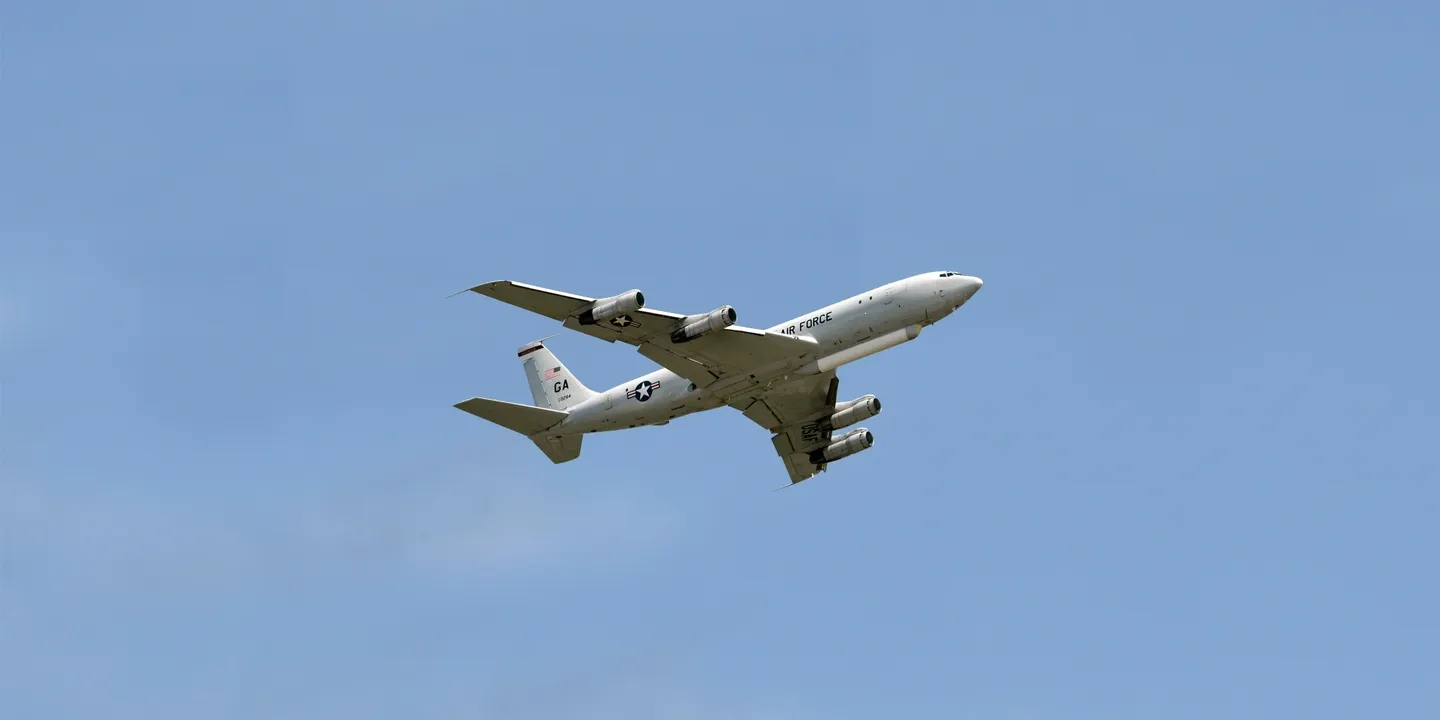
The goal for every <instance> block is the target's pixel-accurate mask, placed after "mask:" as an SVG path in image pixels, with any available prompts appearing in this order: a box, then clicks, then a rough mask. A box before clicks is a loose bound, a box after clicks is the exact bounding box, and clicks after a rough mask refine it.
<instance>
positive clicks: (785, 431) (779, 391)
mask: <svg viewBox="0 0 1440 720" xmlns="http://www.w3.org/2000/svg"><path fill="white" fill-rule="evenodd" d="M839 390H840V378H838V377H836V376H835V372H834V371H833V370H832V371H830V372H827V373H823V374H820V375H812V376H807V377H804V378H802V379H799V380H794V381H792V382H789V383H786V384H785V385H781V386H779V387H777V388H773V389H771V390H770V391H769V392H767V393H765V394H763V395H757V396H755V397H749V398H745V399H743V400H739V401H736V402H733V403H731V404H730V407H733V408H735V409H737V410H739V411H741V412H743V413H745V417H747V418H750V419H751V420H753V421H755V423H756V424H757V425H759V426H760V427H763V428H765V429H766V430H769V431H771V432H773V433H775V435H774V437H772V438H770V441H771V442H772V443H773V444H774V445H775V452H776V453H777V454H779V455H780V459H781V460H783V461H784V462H785V470H786V471H787V472H789V473H790V483H791V484H792V485H793V484H795V483H798V482H800V481H801V480H804V479H806V478H810V477H814V476H815V475H817V474H819V473H821V472H824V470H825V465H824V464H823V463H822V464H819V465H816V464H815V463H812V462H810V455H809V453H810V451H812V450H815V449H817V448H821V447H824V446H825V445H827V444H829V442H830V437H831V434H832V433H833V431H831V430H823V429H821V427H820V424H819V421H820V419H821V418H823V417H825V416H826V415H829V414H831V413H833V412H834V411H835V396H836V393H838V392H839Z"/></svg>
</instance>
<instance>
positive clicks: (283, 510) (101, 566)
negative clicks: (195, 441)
mask: <svg viewBox="0 0 1440 720" xmlns="http://www.w3.org/2000/svg"><path fill="white" fill-rule="evenodd" d="M266 486H267V487H273V486H274V484H273V483H266ZM155 492H156V491H155V490H154V489H151V490H148V491H147V492H146V494H143V495H142V494H138V493H127V492H123V491H108V492H99V493H96V492H84V493H80V492H63V491H61V490H59V489H58V488H56V487H52V486H46V485H43V484H40V483H28V484H23V485H22V484H19V483H17V482H16V481H15V479H14V478H10V479H7V480H5V481H4V482H3V484H0V527H3V528H4V531H5V534H4V535H3V536H0V542H3V543H4V552H5V555H6V557H7V559H8V562H9V564H10V566H11V567H12V568H13V569H15V570H17V571H18V572H19V573H20V576H21V577H22V578H28V579H30V580H32V581H35V582H39V583H42V584H44V585H47V586H54V587H59V588H62V589H67V590H95V591H111V592H113V591H128V592H136V591H139V592H143V593H145V594H154V595H163V594H167V593H176V592H195V591H199V592H206V591H217V592H225V593H230V592H237V591H240V592H244V591H249V590H263V589H265V588H266V587H274V586H278V585H283V586H287V587H288V586H293V585H294V584H297V583H299V584H308V583H323V582H333V581H336V580H345V579H350V578H356V577H362V578H363V577H375V576H382V577H383V576H392V575H394V576H406V577H410V578H416V579H432V580H440V581H444V580H461V581H463V580H466V579H470V578H476V577H496V578H499V577H503V576H507V575H510V576H513V575H516V574H520V573H526V572H534V571H538V570H543V569H546V568H553V567H556V566H563V565H568V564H575V563H585V564H587V565H590V564H593V563H596V562H604V561H606V560H613V559H616V558H622V559H623V558H624V557H626V556H627V554H628V553H630V552H637V551H643V550H644V549H645V548H647V547H653V546H654V544H655V543H656V541H657V540H658V539H660V538H663V537H664V536H665V535H666V533H667V532H668V530H669V528H670V527H671V524H670V522H669V521H668V518H667V516H666V514H665V513H664V512H663V511H661V510H659V509H657V508H653V507H648V506H644V505H642V504H640V503H637V502H634V501H631V500H627V499H625V498H623V497H619V496H616V495H605V494H596V493H595V492H594V491H591V492H586V491H585V490H584V489H583V488H577V487H575V486H574V485H569V484H566V485H555V486H551V487H547V486H543V485H541V484H540V483H538V482H535V481H533V480H531V479H528V478H519V479H516V478H512V477H505V476H503V475H496V474H491V473H485V472H475V473H457V474H454V475H451V476H446V477H442V478H439V479H433V480H425V481H417V480H416V479H414V478H401V479H392V480H391V481H389V482H375V483H368V484H359V485H356V486H351V487H347V488H346V489H344V490H335V491H330V492H326V493H318V494H312V495H310V496H308V497H294V496H290V495H281V496H277V497H275V498H274V499H273V500H267V501H266V503H265V505H264V506H263V507H260V508H254V507H237V506H235V504H234V502H233V499H227V498H220V497H194V496H189V497H184V498H175V497H169V496H157V495H156V494H155Z"/></svg>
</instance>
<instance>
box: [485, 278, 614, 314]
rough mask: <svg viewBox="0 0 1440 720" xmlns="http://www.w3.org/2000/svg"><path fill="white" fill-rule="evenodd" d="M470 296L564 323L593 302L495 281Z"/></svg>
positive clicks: (533, 287)
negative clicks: (483, 297) (501, 303)
mask: <svg viewBox="0 0 1440 720" xmlns="http://www.w3.org/2000/svg"><path fill="white" fill-rule="evenodd" d="M470 292H473V293H478V294H480V295H485V296H487V297H492V298H495V299H496V300H499V301H500V302H503V303H508V304H510V305H514V306H515V307H518V308H523V309H525V310H529V311H530V312H533V313H539V314H541V315H544V316H545V317H548V318H554V319H556V320H564V319H565V318H567V317H569V316H570V315H571V314H572V313H578V312H580V311H581V310H582V309H583V308H584V307H585V306H587V305H589V304H591V303H593V302H595V298H588V297H585V296H584V295H572V294H570V293H566V292H560V291H559V290H550V289H548V288H542V287H538V286H535V285H526V284H525V283H519V282H512V281H510V280H497V281H495V282H488V283H485V284H483V285H476V286H475V287H472V288H470Z"/></svg>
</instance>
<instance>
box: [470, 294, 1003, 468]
mask: <svg viewBox="0 0 1440 720" xmlns="http://www.w3.org/2000/svg"><path fill="white" fill-rule="evenodd" d="M982 284H983V283H982V282H981V280H980V278H978V277H975V276H973V275H965V274H962V273H957V272H949V271H944V272H928V273H922V274H920V275H913V276H911V277H908V278H905V279H903V280H897V281H895V282H892V283H890V284H888V285H882V286H880V287H878V288H875V289H873V290H868V291H866V292H863V293H860V294H859V295H855V296H852V297H849V298H846V299H844V300H841V301H840V302H837V303H834V304H832V305H827V306H825V307H823V308H820V309H819V310H815V311H813V312H809V313H806V314H804V315H801V316H799V317H796V318H794V319H791V320H787V321H785V322H782V323H780V324H779V325H775V326H772V327H770V328H768V329H765V330H760V329H756V328H748V327H743V326H741V325H736V324H735V321H736V319H737V316H736V313H735V309H734V308H733V307H731V306H729V305H721V306H720V307H718V308H716V309H715V310H712V311H710V312H708V313H701V314H698V315H682V314H679V313H672V312H665V311H663V310H654V309H651V308H648V307H646V306H645V294H644V293H642V292H640V291H639V290H629V291H627V292H623V293H620V294H619V295H614V296H611V297H605V298H598V299H597V298H590V297H585V296H583V295H574V294H571V293H567V292H560V291H558V290H550V289H547V288H543V287H538V286H535V285H527V284H525V283H521V282H514V281H511V280H498V281H495V282H488V283H484V284H482V285H476V286H474V287H472V288H468V291H469V292H474V293H477V294H480V295H485V296H487V297H491V298H494V299H496V300H499V301H501V302H504V303H509V304H510V305H514V306H516V307H519V308H523V309H525V310H529V311H531V312H534V313H538V314H540V315H544V316H546V317H548V318H551V319H554V320H558V321H560V322H561V324H562V325H563V326H564V327H567V328H570V329H571V330H576V331H578V332H582V333H585V334H586V335H590V336H592V337H597V338H600V339H601V340H605V341H607V342H611V343H613V342H615V341H617V340H618V341H620V342H623V343H627V344H630V345H634V346H636V348H637V350H638V352H639V353H640V354H641V355H644V356H645V357H647V358H649V359H650V360H652V361H654V362H655V363H656V364H658V365H660V367H661V369H659V370H656V371H654V372H652V373H650V374H648V375H645V376H642V377H638V378H635V379H634V380H631V381H630V382H627V383H623V384H621V385H616V386H615V387H613V388H610V389H609V390H606V391H604V392H595V391H593V390H591V389H590V388H587V387H585V385H584V384H582V383H581V382H580V379H579V378H577V377H576V376H575V374H574V373H572V372H570V370H569V368H567V367H565V364H564V363H562V362H560V360H559V359H557V358H556V357H555V354H554V353H553V352H551V351H550V349H549V348H547V347H546V346H545V343H544V342H543V341H536V342H532V343H527V344H525V345H524V346H522V347H521V348H520V349H519V356H520V361H521V363H522V365H523V366H524V369H525V379H526V380H527V381H528V382H529V384H530V394H531V396H532V398H533V399H534V405H522V404H519V403H511V402H505V401H503V400H492V399H489V398H481V397H474V398H470V399H469V400H464V401H461V402H459V403H456V404H455V407H457V408H459V409H461V410H464V411H465V412H468V413H470V414H472V415H475V416H477V417H480V418H483V419H485V420H489V421H490V422H493V423H495V424H497V425H501V426H503V427H506V428H509V429H510V430H514V431H515V432H518V433H520V434H522V435H525V436H526V437H528V438H530V440H531V441H533V442H534V443H535V445H536V446H537V447H539V448H540V450H541V451H543V452H544V453H545V455H546V456H547V457H549V458H550V460H551V462H554V463H563V462H569V461H571V460H574V459H576V458H577V457H579V456H580V444H581V441H582V440H584V438H585V435H587V434H589V433H596V432H606V431H611V430H624V429H627V428H633V427H639V426H642V425H665V424H667V423H669V422H670V421H671V420H674V419H675V418H677V417H681V416H683V415H689V414H692V413H696V412H701V411H704V410H712V409H714V408H718V407H721V406H726V405H728V406H730V407H733V408H735V409H737V410H739V411H741V412H742V413H744V415H745V417H747V418H750V419H751V420H753V421H754V422H755V423H756V424H758V425H760V426H761V427H762V428H765V429H766V430H769V431H770V432H771V433H773V436H772V437H771V442H772V443H773V444H774V446H775V452H776V453H777V454H779V456H780V458H781V459H782V460H783V461H784V463H785V469H786V471H787V472H788V473H789V476H790V485H794V484H796V483H799V482H801V481H803V480H806V479H809V478H811V477H814V476H815V475H818V474H819V473H821V472H825V471H826V469H827V468H828V465H829V463H832V462H835V461H836V460H840V459H842V458H846V457H849V456H851V455H854V454H856V453H858V452H862V451H864V450H867V449H869V448H870V447H871V446H873V445H874V443H875V436H874V435H873V434H872V433H871V432H870V431H869V430H868V429H866V428H864V427H858V428H855V429H853V430H850V431H849V432H846V433H844V434H842V435H840V436H839V437H836V436H835V435H834V433H835V431H837V430H842V429H844V428H848V427H850V426H852V425H855V424H856V423H859V422H861V421H864V420H867V419H869V418H872V417H874V416H875V415H877V414H879V413H880V400H879V398H877V397H875V396H874V395H863V396H861V397H859V398H856V399H854V400H847V401H843V402H837V399H838V396H837V393H838V391H839V387H840V379H839V378H838V377H837V376H836V374H835V370H836V368H839V367H840V366H842V365H845V364H847V363H851V362H854V361H856V360H859V359H861V358H864V357H868V356H870V355H874V354H875V353H878V352H880V351H882V350H888V349H890V348H893V347H895V346H897V345H900V344H902V343H906V342H909V341H911V340H914V339H915V338H916V337H918V336H919V335H920V331H921V329H923V328H924V327H925V326H927V325H933V324H935V323H936V322H939V321H940V320H942V319H943V318H945V317H946V316H948V315H950V314H951V313H953V312H955V310H957V309H959V308H960V306H961V305H964V304H965V303H966V302H967V301H968V300H970V298H971V297H973V296H974V295H975V293H976V292H978V291H979V290H980V286H981V285H982ZM464 292H467V291H466V290H462V291H460V292H459V293H456V295H459V294H461V293H464ZM552 337H553V336H552ZM783 487H789V486H788V485H787V486H783Z"/></svg>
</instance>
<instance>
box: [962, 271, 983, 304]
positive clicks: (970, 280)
mask: <svg viewBox="0 0 1440 720" xmlns="http://www.w3.org/2000/svg"><path fill="white" fill-rule="evenodd" d="M956 280H959V281H960V287H961V291H960V292H961V293H963V294H964V295H965V299H966V300H969V299H970V297H971V296H972V295H974V294H975V293H977V292H980V288H981V287H982V286H984V285H985V281H983V280H981V279H980V278H978V277H975V276H974V275H962V276H960V277H958V278H956Z"/></svg>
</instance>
